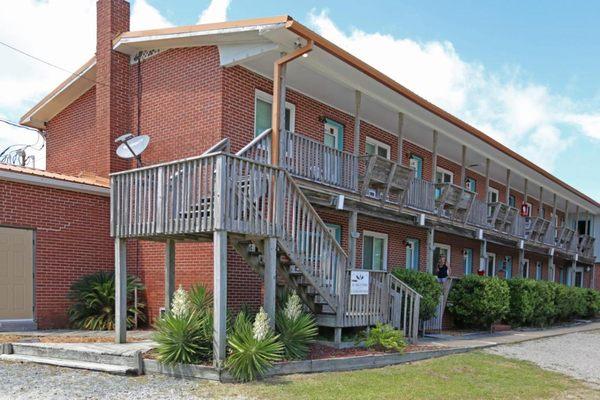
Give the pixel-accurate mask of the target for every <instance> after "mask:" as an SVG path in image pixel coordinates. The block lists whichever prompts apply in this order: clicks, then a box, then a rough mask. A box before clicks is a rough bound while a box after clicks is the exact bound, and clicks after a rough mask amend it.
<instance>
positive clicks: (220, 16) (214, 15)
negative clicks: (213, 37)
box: [198, 0, 231, 24]
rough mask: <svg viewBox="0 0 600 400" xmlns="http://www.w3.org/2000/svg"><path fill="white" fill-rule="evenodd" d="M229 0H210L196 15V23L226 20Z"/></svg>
mask: <svg viewBox="0 0 600 400" xmlns="http://www.w3.org/2000/svg"><path fill="white" fill-rule="evenodd" d="M230 3H231V0H211V1H210V4H209V5H208V7H206V9H205V10H204V11H202V13H201V14H200V16H199V17H198V24H210V23H212V22H223V21H227V10H228V9H229V4H230Z"/></svg>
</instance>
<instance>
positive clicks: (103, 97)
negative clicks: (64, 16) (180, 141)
mask: <svg viewBox="0 0 600 400" xmlns="http://www.w3.org/2000/svg"><path fill="white" fill-rule="evenodd" d="M96 7H97V10H96V11H97V15H96V24H97V25H96V30H97V33H96V80H97V81H98V82H99V83H98V84H96V134H97V136H96V142H95V143H94V145H95V146H96V151H97V154H98V158H99V165H98V169H97V173H98V174H99V175H101V176H108V174H109V173H111V172H115V171H119V170H123V169H125V168H127V166H128V165H129V163H128V162H126V161H124V160H122V159H119V158H118V157H117V156H116V154H115V150H116V148H117V145H116V144H115V139H116V138H117V137H119V136H120V135H122V134H123V133H125V132H129V131H130V129H131V125H130V124H131V118H130V113H131V109H130V99H129V96H130V90H129V71H130V67H129V57H128V56H127V55H125V54H121V53H118V52H116V51H113V50H112V41H113V39H114V38H115V37H117V36H118V35H119V34H121V33H123V32H127V31H129V2H127V1H125V0H98V3H97V4H96Z"/></svg>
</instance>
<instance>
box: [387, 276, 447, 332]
mask: <svg viewBox="0 0 600 400" xmlns="http://www.w3.org/2000/svg"><path fill="white" fill-rule="evenodd" d="M392 273H393V274H394V276H395V277H396V278H398V279H400V280H401V281H402V282H404V283H406V284H407V285H408V286H410V287H411V288H413V289H414V290H416V291H417V293H419V294H420V295H421V296H422V298H421V303H420V309H419V310H420V311H419V318H420V319H421V320H423V321H426V320H428V319H430V318H431V317H433V316H434V315H435V310H436V308H437V306H438V303H439V301H440V295H441V294H442V285H440V284H439V283H438V282H437V280H436V279H435V276H433V275H431V274H427V273H425V272H420V271H415V270H411V269H406V268H396V269H394V271H393V272H392Z"/></svg>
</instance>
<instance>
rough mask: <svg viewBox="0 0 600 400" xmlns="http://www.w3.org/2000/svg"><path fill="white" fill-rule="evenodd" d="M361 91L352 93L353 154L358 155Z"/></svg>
mask: <svg viewBox="0 0 600 400" xmlns="http://www.w3.org/2000/svg"><path fill="white" fill-rule="evenodd" d="M361 99H362V96H361V93H360V92H359V91H358V90H357V91H356V92H355V94H354V155H355V156H359V155H360V106H361Z"/></svg>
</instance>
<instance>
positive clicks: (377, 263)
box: [363, 231, 388, 271]
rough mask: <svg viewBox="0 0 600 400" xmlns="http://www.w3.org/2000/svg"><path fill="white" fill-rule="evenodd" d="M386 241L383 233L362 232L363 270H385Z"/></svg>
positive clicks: (386, 238)
mask: <svg viewBox="0 0 600 400" xmlns="http://www.w3.org/2000/svg"><path fill="white" fill-rule="evenodd" d="M387 241H388V237H387V235H386V234H385V233H377V232H370V231H364V232H363V268H364V269H371V270H377V271H385V270H387Z"/></svg>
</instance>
